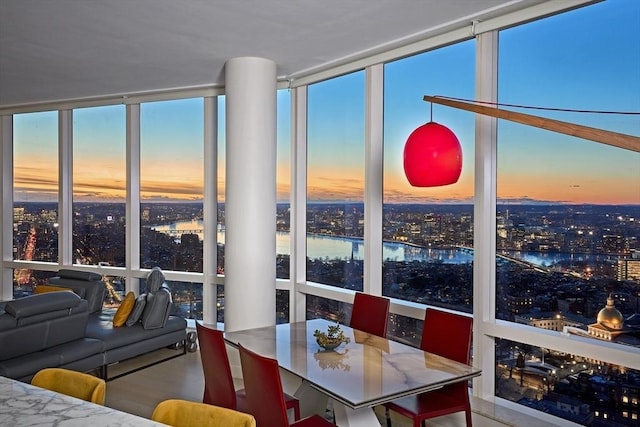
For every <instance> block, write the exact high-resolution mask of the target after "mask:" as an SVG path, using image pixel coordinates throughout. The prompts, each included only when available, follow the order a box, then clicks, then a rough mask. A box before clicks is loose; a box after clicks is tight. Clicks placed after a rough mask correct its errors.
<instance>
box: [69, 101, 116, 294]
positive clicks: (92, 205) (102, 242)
mask: <svg viewBox="0 0 640 427" xmlns="http://www.w3.org/2000/svg"><path fill="white" fill-rule="evenodd" d="M72 135H73V138H72V141H73V144H72V146H73V156H72V164H73V176H72V185H73V207H72V210H73V212H72V227H73V230H72V234H73V237H72V240H73V242H72V262H73V264H81V265H98V266H101V267H103V266H114V267H125V266H126V262H125V260H126V255H125V241H126V229H127V227H126V225H127V224H126V214H125V208H126V138H125V136H126V118H125V107H124V105H110V106H103V107H92V108H78V109H75V110H73V126H72ZM103 280H104V281H105V283H106V285H107V292H106V295H105V304H107V305H119V303H120V302H121V301H122V298H123V297H124V294H125V287H126V280H125V278H124V277H122V276H107V275H105V276H103Z"/></svg>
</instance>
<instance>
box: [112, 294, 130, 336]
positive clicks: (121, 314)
mask: <svg viewBox="0 0 640 427" xmlns="http://www.w3.org/2000/svg"><path fill="white" fill-rule="evenodd" d="M135 304H136V295H135V294H134V293H133V292H129V293H127V296H125V297H124V299H123V300H122V302H121V303H120V307H118V310H116V314H114V316H113V327H114V328H119V327H121V326H124V325H125V323H126V322H127V319H128V318H129V314H131V310H133V306H134V305H135Z"/></svg>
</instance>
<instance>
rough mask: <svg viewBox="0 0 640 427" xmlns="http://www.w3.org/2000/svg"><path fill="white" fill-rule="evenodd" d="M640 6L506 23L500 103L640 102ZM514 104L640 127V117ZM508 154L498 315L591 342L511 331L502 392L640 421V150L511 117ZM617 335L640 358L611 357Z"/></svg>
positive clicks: (500, 200)
mask: <svg viewBox="0 0 640 427" xmlns="http://www.w3.org/2000/svg"><path fill="white" fill-rule="evenodd" d="M638 16H640V3H638V2H636V1H632V0H621V1H616V2H602V3H598V4H594V5H591V6H588V7H585V8H581V9H577V10H574V11H571V12H568V13H564V14H561V15H558V16H554V17H550V18H547V19H543V20H539V21H536V22H532V23H529V24H526V25H522V26H519V27H514V28H511V29H508V30H504V31H501V33H500V44H499V46H500V47H499V67H498V76H499V81H498V94H499V101H500V102H503V103H508V104H516V105H523V104H524V105H527V106H532V107H551V108H560V109H572V110H585V111H608V112H625V111H635V112H637V111H640V97H638V96H636V94H637V93H640V79H638V76H640V55H634V54H632V53H631V52H637V51H638V46H640V36H639V35H638V32H637V22H638V20H637V17H638ZM511 109H513V110H519V111H523V112H525V113H529V114H534V115H538V116H543V117H550V118H554V119H557V120H562V121H566V122H571V123H578V124H583V125H587V126H590V127H595V128H600V129H605V130H612V131H615V132H620V133H626V134H630V135H635V136H640V121H639V120H638V116H637V115H623V114H603V113H593V112H591V113H584V112H582V113H580V112H567V111H553V110H533V111H532V110H524V109H520V108H516V107H512V108H511ZM497 152H498V159H497V206H496V220H497V235H496V249H497V255H498V257H497V260H496V317H497V318H498V319H502V320H507V321H511V322H517V323H523V324H526V325H529V326H533V327H535V328H541V329H547V330H550V331H556V332H557V333H560V332H562V335H559V336H560V337H564V336H566V337H567V339H568V340H576V341H579V342H584V343H586V347H585V346H582V347H581V348H583V349H586V350H583V351H582V352H583V353H587V354H566V353H561V352H558V351H556V350H554V349H547V348H544V349H541V348H537V347H535V346H532V345H530V344H528V343H527V342H515V343H514V342H512V341H508V340H504V339H499V340H497V346H496V351H497V353H496V358H497V366H496V395H497V396H500V397H503V398H505V399H508V400H512V401H515V402H518V403H520V404H522V405H526V406H528V407H531V408H534V409H536V410H539V411H543V412H547V413H551V414H553V415H555V416H558V417H561V418H565V419H569V420H572V421H574V422H576V423H579V424H584V425H605V424H606V425H636V424H637V423H638V403H637V402H638V384H639V382H640V381H639V378H640V372H638V371H637V370H634V369H637V364H635V363H634V362H635V361H636V360H637V358H636V349H637V348H638V347H640V335H639V334H638V332H637V331H638V329H637V324H638V322H637V317H638V313H639V312H640V309H639V307H640V293H639V292H638V286H639V285H640V279H639V278H638V276H636V275H635V274H634V273H633V272H634V271H635V270H634V268H635V267H636V266H640V244H639V242H640V223H639V221H638V218H640V168H639V167H638V165H640V153H638V152H634V151H631V150H625V149H620V148H616V147H613V146H610V145H606V144H603V143H598V142H593V141H590V140H585V139H580V138H576V137H572V136H566V135H562V134H558V133H554V132H551V131H547V130H541V129H537V128H533V127H527V126H524V125H519V124H514V123H511V122H507V121H504V120H501V121H499V123H498V147H497ZM547 333H550V332H547ZM574 335H579V336H580V337H581V338H577V337H575V336H574ZM540 336H541V337H543V335H542V334H541V335H540ZM545 336H546V333H545ZM570 346H571V342H569V343H568V344H567V347H570ZM611 346H615V347H618V348H619V349H620V351H627V350H628V352H629V359H628V360H629V364H630V367H631V368H633V369H630V368H629V367H626V366H615V365H612V364H610V363H607V361H606V360H603V359H604V358H606V355H607V354H609V349H610V347H611ZM632 347H636V349H634V348H632ZM630 402H635V403H630Z"/></svg>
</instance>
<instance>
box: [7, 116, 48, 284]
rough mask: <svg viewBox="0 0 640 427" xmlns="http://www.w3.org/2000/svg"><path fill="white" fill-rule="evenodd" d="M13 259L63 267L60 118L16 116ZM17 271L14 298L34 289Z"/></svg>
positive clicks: (26, 275)
mask: <svg viewBox="0 0 640 427" xmlns="http://www.w3.org/2000/svg"><path fill="white" fill-rule="evenodd" d="M13 259H15V260H22V261H44V262H53V263H55V262H58V113H57V111H46V112H41V113H25V114H16V115H14V116H13ZM32 274H33V272H32V271H31V270H30V269H26V268H25V269H16V270H14V282H15V284H16V287H15V288H14V292H17V293H21V292H22V291H23V289H29V288H30V287H31V285H32V284H33V280H32V277H31V276H32Z"/></svg>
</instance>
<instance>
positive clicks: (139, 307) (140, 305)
mask: <svg viewBox="0 0 640 427" xmlns="http://www.w3.org/2000/svg"><path fill="white" fill-rule="evenodd" d="M146 305H147V294H142V295H138V298H136V303H135V305H134V306H133V310H131V313H130V314H129V318H128V319H127V321H126V323H125V324H126V325H127V326H133V325H135V324H136V323H138V322H139V321H140V319H141V318H142V312H143V311H144V308H145V306H146Z"/></svg>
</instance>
